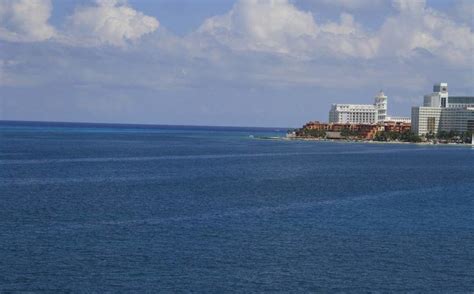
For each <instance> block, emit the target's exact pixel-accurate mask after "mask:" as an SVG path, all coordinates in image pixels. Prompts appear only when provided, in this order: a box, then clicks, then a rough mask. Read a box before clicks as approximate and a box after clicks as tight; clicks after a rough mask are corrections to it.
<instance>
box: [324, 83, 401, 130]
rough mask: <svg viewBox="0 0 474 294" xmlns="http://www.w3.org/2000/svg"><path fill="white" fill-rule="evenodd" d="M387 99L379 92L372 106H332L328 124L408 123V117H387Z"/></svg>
mask: <svg viewBox="0 0 474 294" xmlns="http://www.w3.org/2000/svg"><path fill="white" fill-rule="evenodd" d="M387 108H388V98H387V96H386V95H385V94H384V93H383V92H382V91H380V92H379V93H378V94H377V96H375V98H374V104H333V105H332V106H331V110H330V111H329V123H337V124H377V123H379V124H380V123H383V122H385V121H392V122H404V123H410V118H408V117H389V116H388V115H387Z"/></svg>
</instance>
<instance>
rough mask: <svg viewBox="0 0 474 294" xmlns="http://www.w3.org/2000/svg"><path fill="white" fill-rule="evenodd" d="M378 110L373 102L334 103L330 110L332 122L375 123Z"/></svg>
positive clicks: (330, 120)
mask: <svg viewBox="0 0 474 294" xmlns="http://www.w3.org/2000/svg"><path fill="white" fill-rule="evenodd" d="M377 115H378V111H377V109H375V106H374V105H372V104H333V105H332V106H331V110H330V111H329V122H330V123H350V124H374V123H377V121H378V116H377Z"/></svg>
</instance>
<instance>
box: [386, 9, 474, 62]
mask: <svg viewBox="0 0 474 294" xmlns="http://www.w3.org/2000/svg"><path fill="white" fill-rule="evenodd" d="M393 3H394V6H395V7H396V8H397V9H398V11H399V13H398V14H396V15H394V16H390V17H388V18H387V19H386V21H385V22H384V24H383V25H382V27H381V28H380V30H379V32H378V34H377V39H378V42H379V44H380V52H379V55H381V56H394V55H395V56H402V57H409V56H411V55H413V54H414V53H416V52H417V50H418V49H422V50H426V51H428V52H429V53H431V54H433V55H435V56H437V57H440V58H443V59H445V60H446V61H448V62H450V63H452V64H457V65H463V64H464V65H468V66H472V62H473V57H472V52H473V50H474V34H473V33H472V30H471V29H470V27H468V26H466V25H463V24H458V23H456V22H454V21H453V20H450V19H449V18H448V17H447V15H445V14H442V13H440V12H438V11H435V10H433V9H430V8H427V7H426V6H425V2H424V1H421V0H418V1H411V0H395V1H394V2H393Z"/></svg>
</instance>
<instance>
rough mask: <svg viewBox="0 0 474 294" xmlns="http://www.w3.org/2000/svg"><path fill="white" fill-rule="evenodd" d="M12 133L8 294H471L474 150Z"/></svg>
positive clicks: (245, 136)
mask: <svg viewBox="0 0 474 294" xmlns="http://www.w3.org/2000/svg"><path fill="white" fill-rule="evenodd" d="M249 135H254V136H257V135H282V133H279V132H273V131H271V130H262V129H228V128H185V127H181V128H179V127H166V128H165V127H163V128H156V127H155V128H150V127H133V126H121V127H120V126H100V125H81V126H77V125H68V124H63V125H48V124H21V125H20V124H12V123H5V122H4V123H1V124H0V192H1V196H0V197H1V198H0V292H1V291H8V290H12V291H13V290H22V291H41V290H43V291H51V292H55V291H58V290H62V291H73V292H77V291H81V292H92V291H94V292H101V291H104V290H108V291H112V292H116V291H119V292H120V291H144V290H148V291H159V290H160V291H163V292H190V291H194V292H207V293H209V292H215V293H222V292H228V291H234V292H261V291H281V292H308V291H315V292H323V291H324V292H328V291H329V292H333V291H334V292H336V291H347V292H366V291H380V292H389V291H413V292H472V291H474V213H473V209H474V149H471V148H466V147H433V146H412V145H376V144H373V145H372V144H343V143H327V142H322V143H317V142H287V141H271V140H259V139H252V138H249Z"/></svg>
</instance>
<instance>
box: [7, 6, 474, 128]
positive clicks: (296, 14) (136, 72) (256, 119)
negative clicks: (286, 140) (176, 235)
mask: <svg viewBox="0 0 474 294" xmlns="http://www.w3.org/2000/svg"><path fill="white" fill-rule="evenodd" d="M473 3H474V2H473V1H467V0H466V1H464V0H459V1H454V0H445V1H441V0H437V1H427V2H425V1H421V0H419V1H417V0H393V1H389V0H358V1H353V0H288V1H286V0H235V1H231V0H158V1H152V0H128V1H124V0H85V1H72V0H57V1H48V0H0V119H5V120H48V121H88V122H116V123H150V124H192V125H232V126H283V127H285V126H288V127H295V126H300V125H302V124H303V123H305V122H306V121H309V120H322V121H325V120H327V116H328V115H327V114H328V110H329V107H330V105H331V103H341V102H348V103H371V102H372V99H373V98H372V97H373V96H374V95H375V94H376V93H377V92H378V91H379V90H380V89H383V90H384V92H385V93H386V94H387V96H388V97H389V113H390V114H392V115H406V116H408V115H409V113H410V107H411V106H412V105H418V104H420V103H421V97H422V95H423V94H425V93H427V92H429V91H431V87H432V84H433V83H435V82H439V81H447V82H448V83H449V87H450V93H451V94H471V95H472V94H473V92H474V91H473V88H474V58H473V55H474V54H473V51H474V38H473V36H474V35H473V33H472V29H473V26H474V24H473V7H474V6H473Z"/></svg>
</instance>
